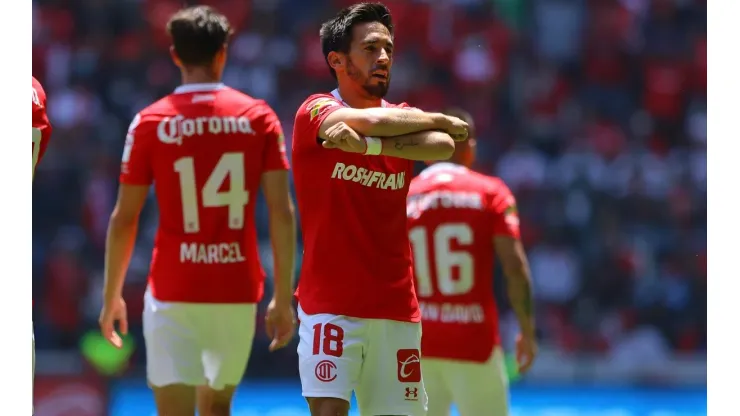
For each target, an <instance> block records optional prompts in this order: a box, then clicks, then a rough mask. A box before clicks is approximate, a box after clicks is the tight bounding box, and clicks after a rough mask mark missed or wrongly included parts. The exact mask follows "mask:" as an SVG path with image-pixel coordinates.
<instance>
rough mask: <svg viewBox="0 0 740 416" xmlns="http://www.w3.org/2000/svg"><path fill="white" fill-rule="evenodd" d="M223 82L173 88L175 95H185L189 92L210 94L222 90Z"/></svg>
mask: <svg viewBox="0 0 740 416" xmlns="http://www.w3.org/2000/svg"><path fill="white" fill-rule="evenodd" d="M224 87H225V85H224V83H223V82H207V83H206V82H204V83H198V84H184V85H180V86H179V87H177V88H175V94H187V93H190V92H210V91H218V90H220V89H221V88H224Z"/></svg>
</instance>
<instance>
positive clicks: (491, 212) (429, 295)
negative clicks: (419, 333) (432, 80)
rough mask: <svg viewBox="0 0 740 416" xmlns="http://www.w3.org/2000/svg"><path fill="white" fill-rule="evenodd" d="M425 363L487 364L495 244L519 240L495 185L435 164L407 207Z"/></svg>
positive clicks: (509, 203)
mask: <svg viewBox="0 0 740 416" xmlns="http://www.w3.org/2000/svg"><path fill="white" fill-rule="evenodd" d="M406 209H407V215H408V222H409V238H410V240H411V245H412V249H413V252H414V272H415V273H414V274H415V276H416V293H417V296H418V297H419V303H420V304H421V311H422V322H423V332H424V336H423V337H422V340H421V344H422V354H423V355H424V356H425V357H434V358H447V359H456V360H467V361H477V362H485V361H487V360H488V359H489V357H490V356H491V352H492V351H493V348H494V346H496V345H498V344H499V342H500V341H499V330H498V313H497V310H496V300H495V298H494V296H493V269H494V244H493V240H494V237H495V236H510V237H513V238H519V218H518V215H517V211H516V201H515V200H514V196H513V195H512V194H511V191H509V188H508V187H507V186H506V185H505V184H504V182H503V181H502V180H501V179H498V178H493V177H489V176H485V175H482V174H479V173H476V172H473V171H472V170H470V169H468V168H466V167H463V166H460V165H454V164H451V163H437V164H435V165H432V166H430V167H428V168H426V169H425V170H424V171H422V173H421V174H420V175H419V176H418V177H416V178H414V180H413V181H411V190H410V191H409V198H408V203H407V205H406Z"/></svg>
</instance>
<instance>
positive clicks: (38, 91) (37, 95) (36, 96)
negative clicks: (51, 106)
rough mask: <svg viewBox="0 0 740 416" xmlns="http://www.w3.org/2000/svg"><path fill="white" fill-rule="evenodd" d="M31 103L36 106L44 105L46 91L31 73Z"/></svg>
mask: <svg viewBox="0 0 740 416" xmlns="http://www.w3.org/2000/svg"><path fill="white" fill-rule="evenodd" d="M31 104H32V105H34V106H36V107H42V108H43V107H46V91H44V87H43V86H42V85H41V83H40V82H39V80H37V79H36V77H34V76H33V75H31Z"/></svg>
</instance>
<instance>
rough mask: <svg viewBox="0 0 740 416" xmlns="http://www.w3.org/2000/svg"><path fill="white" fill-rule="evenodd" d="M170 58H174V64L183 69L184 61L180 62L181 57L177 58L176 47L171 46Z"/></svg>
mask: <svg viewBox="0 0 740 416" xmlns="http://www.w3.org/2000/svg"><path fill="white" fill-rule="evenodd" d="M170 58H172V62H174V63H175V65H177V67H178V68H182V61H181V60H180V57H179V56H177V52H175V45H170Z"/></svg>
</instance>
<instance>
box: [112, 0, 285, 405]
mask: <svg viewBox="0 0 740 416" xmlns="http://www.w3.org/2000/svg"><path fill="white" fill-rule="evenodd" d="M167 30H168V32H169V34H170V36H171V37H172V43H173V45H172V47H171V55H172V59H173V61H174V62H175V64H176V65H177V66H178V67H179V68H180V70H181V72H182V86H180V87H178V88H177V89H176V90H175V92H174V93H173V94H170V95H168V96H167V97H165V98H163V99H161V100H159V101H157V102H156V103H154V104H152V105H150V106H149V107H147V108H145V109H144V110H142V111H141V112H140V113H139V114H137V115H136V116H135V117H134V120H133V122H132V123H131V126H130V127H129V131H128V136H127V137H126V145H125V149H124V152H123V160H122V165H121V176H120V182H121V184H120V189H119V194H118V201H117V204H116V206H115V208H114V211H113V214H112V215H111V219H110V224H109V228H108V241H107V250H106V259H105V289H104V302H105V303H104V306H103V310H102V312H101V315H100V326H101V330H102V332H103V335H104V336H106V337H107V338H108V339H109V340H110V342H111V343H113V344H114V345H116V346H120V345H121V343H122V340H121V338H120V336H119V335H118V334H117V333H116V331H115V329H114V323H115V322H116V321H118V322H119V330H120V332H122V333H124V334H125V333H126V332H127V321H126V305H125V303H124V301H123V299H122V297H121V291H122V287H123V282H124V277H125V274H126V269H127V267H128V264H129V260H130V258H131V252H132V250H133V247H134V241H135V239H136V232H137V221H138V218H139V213H140V211H141V209H142V207H143V205H144V202H145V200H146V198H147V194H148V192H149V188H150V186H151V185H152V183H154V186H155V193H156V197H157V203H158V205H159V212H160V217H159V220H160V224H159V229H158V231H157V237H156V240H155V247H154V252H153V253H152V263H151V270H150V273H149V287H148V290H147V293H146V295H145V296H146V297H145V308H144V317H143V324H144V337H145V340H146V350H147V351H146V352H147V377H148V380H149V384H150V385H151V386H152V389H153V390H154V395H155V400H156V404H157V408H158V411H159V414H160V415H166V416H181V415H188V416H192V415H193V414H194V413H195V410H196V402H197V408H198V411H199V413H200V414H201V415H209V416H211V415H228V414H230V406H231V399H232V396H233V393H234V390H235V388H236V386H237V385H238V384H239V382H240V381H241V379H242V376H243V374H244V371H245V369H246V366H247V361H248V359H249V355H250V351H251V347H252V339H253V337H254V330H255V316H256V312H257V311H256V310H257V302H259V300H260V298H261V297H262V293H263V281H264V271H263V270H262V267H261V264H260V261H259V256H258V251H257V238H256V230H255V224H254V209H255V202H256V200H257V192H258V190H259V188H260V187H261V188H262V191H263V192H264V195H265V199H266V201H267V205H268V207H269V212H270V224H269V227H270V237H271V240H272V246H273V253H274V259H275V294H274V297H273V298H272V300H271V302H270V304H269V306H268V309H267V317H266V320H267V330H268V333H269V335H270V336H271V337H272V338H273V341H272V344H271V345H270V348H271V349H272V350H274V349H276V348H281V347H282V346H284V345H285V344H286V343H288V342H289V341H290V339H291V337H292V335H293V333H294V329H295V315H294V312H293V309H292V303H291V302H292V290H293V289H292V283H291V280H292V274H293V270H294V255H295V239H296V233H295V218H294V209H293V204H292V201H291V197H290V191H289V184H288V161H287V159H286V156H285V145H284V138H283V132H282V128H281V126H280V122H279V121H278V118H277V116H276V115H275V113H274V112H273V110H272V109H271V108H270V107H269V106H268V105H267V104H266V103H265V102H264V101H261V100H257V99H254V98H252V97H249V96H247V95H245V94H242V93H240V92H238V91H236V90H233V89H231V88H229V87H226V86H224V85H223V84H222V83H221V82H220V80H221V75H222V72H223V69H224V65H225V63H226V52H227V42H228V39H229V37H230V35H231V33H232V31H231V28H230V25H229V22H228V21H227V19H226V17H224V16H223V15H221V14H218V13H217V12H215V11H214V10H212V9H211V8H209V7H203V6H199V7H191V8H186V9H183V10H181V11H179V12H178V13H176V14H175V15H174V16H173V17H172V18H171V20H170V21H169V23H168V24H167ZM196 387H197V390H196ZM196 391H197V395H196ZM196 396H197V401H196Z"/></svg>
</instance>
